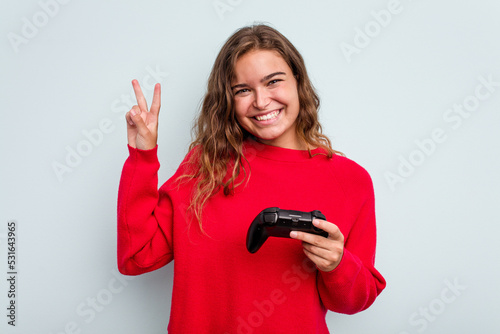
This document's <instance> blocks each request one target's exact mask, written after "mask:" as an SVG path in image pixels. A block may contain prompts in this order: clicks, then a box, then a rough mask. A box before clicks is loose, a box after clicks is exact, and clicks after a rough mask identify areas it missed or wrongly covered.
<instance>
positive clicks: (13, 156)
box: [0, 0, 500, 334]
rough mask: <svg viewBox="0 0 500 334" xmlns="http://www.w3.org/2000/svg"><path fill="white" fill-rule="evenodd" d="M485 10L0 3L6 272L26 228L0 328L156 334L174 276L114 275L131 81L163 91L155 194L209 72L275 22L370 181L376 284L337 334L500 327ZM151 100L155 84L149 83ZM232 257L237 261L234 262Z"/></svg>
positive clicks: (180, 149) (498, 44) (494, 116)
mask: <svg viewBox="0 0 500 334" xmlns="http://www.w3.org/2000/svg"><path fill="white" fill-rule="evenodd" d="M499 14H500V3H499V2H498V1H496V0H480V1H451V0H444V1H429V0H401V1H397V0H391V1H387V0H375V1H373V0H371V1H368V0H360V1H346V0H341V1H326V0H311V1H284V0H279V1H264V0H254V1H249V0H216V1H214V0H202V1H194V0H188V1H186V0H185V1H152V0H146V1H96V0H92V1H76V0H72V1H67V0H65V1H63V0H60V1H56V0H40V1H35V0H27V1H21V2H20V1H2V3H1V5H0V22H1V23H0V27H1V28H0V29H1V34H0V35H1V36H2V38H1V39H0V45H1V54H0V57H1V72H0V80H1V86H0V88H1V89H0V92H1V93H0V94H1V95H0V96H1V100H0V101H1V104H0V106H1V109H2V110H1V120H0V130H1V131H0V133H1V140H0V149H1V156H2V159H1V163H0V179H1V188H0V189H1V190H0V191H1V193H0V268H1V269H2V272H3V274H2V275H1V276H2V277H5V276H7V274H6V273H7V223H8V222H9V221H11V220H15V221H16V222H17V233H18V239H17V254H16V256H17V268H16V269H17V271H18V276H17V288H16V289H17V290H16V291H17V296H16V297H17V298H16V306H17V318H16V326H15V327H12V326H9V325H7V321H8V318H7V317H6V315H7V312H8V311H7V310H6V308H7V307H8V303H9V301H10V300H9V299H8V297H7V292H8V285H7V280H6V279H1V280H0V306H1V307H0V309H2V310H3V311H2V312H1V314H0V319H2V320H0V328H1V329H0V331H1V332H2V333H23V334H24V333H30V334H31V333H39V334H51V333H52V334H56V333H122V334H131V333H165V332H166V326H167V324H168V318H169V312H170V297H171V291H172V290H171V289H172V267H173V266H172V265H168V266H166V267H164V268H162V269H160V270H158V271H156V272H153V273H149V274H146V275H142V276H138V277H135V278H133V279H130V278H125V277H124V276H121V275H119V274H118V273H117V268H116V198H117V190H118V182H119V177H120V173H121V168H122V165H123V163H124V161H125V159H126V157H127V149H126V131H125V129H126V125H125V119H124V114H125V112H126V111H127V110H129V108H130V107H131V106H132V104H134V103H135V102H134V99H133V91H132V88H131V84H130V82H131V80H132V79H134V78H137V79H138V80H139V81H140V82H141V84H143V87H144V90H145V94H146V97H147V99H148V100H149V101H151V97H152V90H151V86H152V84H153V83H154V82H156V81H159V82H161V84H162V90H163V92H162V109H161V113H160V125H159V159H160V162H161V169H160V172H159V179H160V182H161V183H163V182H164V181H166V180H167V179H168V178H169V177H170V176H171V175H172V174H173V172H174V171H175V169H176V168H177V166H178V164H179V163H180V161H181V159H182V158H183V157H184V155H185V154H186V152H187V148H188V146H189V143H190V139H191V135H190V129H191V126H192V122H193V119H194V117H195V116H196V113H197V111H198V110H199V105H200V101H201V98H202V97H203V94H204V92H205V87H206V81H207V77H208V75H209V72H210V70H211V66H212V64H213V61H214V59H215V57H216V54H217V53H218V51H219V48H220V47H221V46H222V44H223V43H224V41H225V40H226V39H227V38H228V37H229V36H230V35H231V34H232V33H233V32H234V31H235V30H236V29H237V28H239V27H242V26H244V25H248V24H252V23H254V22H267V23H269V24H270V25H272V26H273V27H275V28H277V29H278V30H280V31H281V32H282V33H283V34H284V35H285V36H287V37H288V38H289V39H290V40H291V42H292V43H293V44H294V45H295V46H296V47H297V48H298V49H299V51H300V52H301V53H302V55H303V57H304V59H305V61H306V65H307V68H308V71H309V74H310V77H311V79H312V81H313V84H314V85H315V87H316V88H317V90H318V93H319V94H320V96H321V109H320V121H321V122H322V125H323V128H324V132H325V133H326V134H327V135H328V136H329V137H330V138H331V140H332V142H333V145H334V148H335V149H337V150H340V151H342V152H344V153H345V154H346V155H347V156H348V157H349V158H351V159H353V160H355V161H356V162H358V163H359V164H361V165H362V166H364V167H365V168H366V169H367V170H368V171H369V173H370V174H371V176H372V178H373V181H374V186H375V192H376V205H377V207H376V208H377V224H378V248H377V258H376V266H377V268H378V269H379V270H380V272H381V273H382V274H383V275H384V276H385V278H386V279H387V282H388V285H387V288H386V290H385V291H384V292H383V293H382V294H381V295H380V296H379V298H378V299H377V300H376V302H375V304H374V305H373V306H372V307H371V308H369V309H368V310H366V311H364V312H362V313H359V314H357V315H352V316H346V315H340V314H334V313H332V312H329V313H328V314H327V321H328V326H329V328H330V331H331V332H332V333H336V334H346V333H356V334H358V333H370V334H375V333H377V334H388V333H393V334H414V333H440V334H442V333H472V332H474V333H498V332H499V331H500V324H499V322H498V320H496V319H497V314H498V304H497V301H498V299H499V298H500V289H499V288H498V283H497V282H498V279H499V278H500V261H499V260H498V255H499V251H500V246H499V243H498V235H499V234H500V227H499V223H500V215H499V213H498V204H499V199H500V190H499V189H500V177H499V175H498V171H499V170H500V157H499V153H498V152H499V149H500V140H499V139H500V138H499V137H500V136H499V131H498V128H499V126H500V113H499V108H500V40H499V38H498V32H499V31H500V20H498V17H499ZM147 87H150V88H149V89H148V88H147ZM228 256H230V255H228Z"/></svg>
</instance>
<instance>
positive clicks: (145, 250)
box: [118, 25, 385, 333]
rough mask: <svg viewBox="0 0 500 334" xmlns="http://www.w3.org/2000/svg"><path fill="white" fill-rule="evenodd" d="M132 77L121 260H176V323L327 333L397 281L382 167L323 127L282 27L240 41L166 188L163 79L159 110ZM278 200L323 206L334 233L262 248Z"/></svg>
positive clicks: (128, 268) (139, 265)
mask: <svg viewBox="0 0 500 334" xmlns="http://www.w3.org/2000/svg"><path fill="white" fill-rule="evenodd" d="M132 84H133V87H134V91H135V94H136V97H137V105H136V106H134V107H133V108H132V110H130V112H128V113H127V115H126V119H127V136H128V147H129V153H130V156H129V157H128V159H127V161H126V162H125V165H124V167H123V172H122V177H121V181H120V189H119V194H118V266H119V269H120V272H121V273H123V274H126V275H138V274H142V273H145V272H149V271H152V270H155V269H158V268H160V267H162V266H164V265H166V264H167V263H169V262H171V261H172V260H174V286H173V292H172V307H171V313H170V322H169V327H168V329H169V332H170V333H328V328H327V326H326V321H325V315H326V312H327V310H332V311H335V312H341V313H348V314H352V313H356V312H359V311H362V310H364V309H366V308H367V307H369V306H370V305H371V304H372V303H373V301H374V300H375V298H376V297H377V295H378V294H379V293H380V292H381V291H382V290H383V289H384V287H385V280H384V278H383V277H382V276H381V275H380V273H379V272H378V271H377V270H376V269H375V267H374V259H375V244H376V227H375V208H374V193H373V186H372V182H371V179H370V176H369V175H368V173H367V172H366V171H365V170H364V169H363V168H362V167H360V166H359V165H357V164H356V163H355V162H353V161H351V160H349V159H347V158H345V157H343V156H342V155H340V154H338V152H336V151H334V150H333V149H332V148H331V145H330V141H329V140H328V138H327V137H326V136H324V135H323V134H322V133H321V126H320V124H319V122H318V115H317V113H318V107H319V99H318V97H317V95H316V93H315V91H314V89H313V87H312V85H311V82H310V80H309V78H308V75H307V72H306V68H305V65H304V61H303V59H302V57H301V55H300V54H299V52H298V51H297V50H296V49H295V47H294V46H293V45H292V44H291V43H290V42H289V41H288V40H287V39H286V38H285V37H284V36H283V35H281V34H280V33H279V32H278V31H276V30H275V29H273V28H270V27H268V26H266V25H255V26H250V27H244V28H242V29H240V30H238V31H237V32H236V33H234V34H233V35H232V36H231V37H230V38H229V39H228V40H227V42H226V43H225V45H224V46H223V47H222V49H221V51H220V53H219V55H218V57H217V59H216V60H215V64H214V66H213V69H212V72H211V75H210V78H209V80H208V88H207V93H206V95H205V98H204V101H203V105H202V109H201V113H200V115H199V117H198V119H197V125H196V138H195V140H194V141H193V143H192V144H191V147H190V152H189V153H188V154H187V156H186V157H185V159H184V161H183V163H182V164H181V165H180V166H179V169H178V170H177V172H176V173H175V175H173V176H172V177H171V178H170V179H169V180H168V181H167V182H166V183H165V184H163V186H161V187H160V189H159V190H158V177H157V171H158V169H159V162H158V158H157V128H158V113H159V110H160V85H159V84H157V85H156V86H155V90H154V96H153V101H152V105H151V109H149V111H148V107H147V104H146V100H145V98H144V96H143V94H142V92H141V88H140V86H139V83H138V82H137V81H136V80H134V81H132ZM268 207H279V208H281V209H289V210H299V211H312V210H320V211H321V212H322V213H323V214H324V215H325V217H326V218H327V221H324V220H318V219H316V220H314V225H316V226H317V227H319V228H321V229H323V230H324V231H326V232H328V238H325V237H323V236H319V235H314V234H309V233H304V232H291V233H290V238H270V239H268V240H267V241H266V242H265V244H264V245H263V246H262V248H261V249H260V250H259V251H258V252H256V253H255V254H251V253H249V252H248V251H247V249H246V234H247V231H248V227H249V225H250V223H251V222H252V221H253V219H254V218H255V217H256V216H257V214H258V213H259V212H261V211H262V210H263V209H265V208H268Z"/></svg>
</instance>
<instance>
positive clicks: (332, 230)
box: [313, 219, 344, 243]
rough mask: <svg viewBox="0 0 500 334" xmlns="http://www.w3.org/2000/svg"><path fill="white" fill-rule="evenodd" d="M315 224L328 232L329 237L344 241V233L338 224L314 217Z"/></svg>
mask: <svg viewBox="0 0 500 334" xmlns="http://www.w3.org/2000/svg"><path fill="white" fill-rule="evenodd" d="M313 225H314V226H316V227H317V228H320V229H322V230H323V231H325V232H327V233H328V239H333V240H338V241H341V242H342V243H343V242H344V235H343V234H342V232H341V231H340V229H339V228H338V226H337V225H335V224H333V223H330V222H328V221H326V220H322V219H314V220H313Z"/></svg>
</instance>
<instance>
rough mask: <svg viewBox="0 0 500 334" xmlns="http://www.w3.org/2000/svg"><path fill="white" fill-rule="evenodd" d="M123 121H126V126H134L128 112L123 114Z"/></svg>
mask: <svg viewBox="0 0 500 334" xmlns="http://www.w3.org/2000/svg"><path fill="white" fill-rule="evenodd" d="M125 119H126V120H127V126H135V124H134V121H132V115H130V111H128V112H127V113H126V114H125Z"/></svg>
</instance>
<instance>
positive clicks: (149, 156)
mask: <svg viewBox="0 0 500 334" xmlns="http://www.w3.org/2000/svg"><path fill="white" fill-rule="evenodd" d="M127 147H128V153H129V157H130V159H132V160H142V161H145V162H156V161H158V145H156V146H155V147H154V148H152V149H149V150H141V149H138V148H134V147H132V146H130V145H128V144H127Z"/></svg>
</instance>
